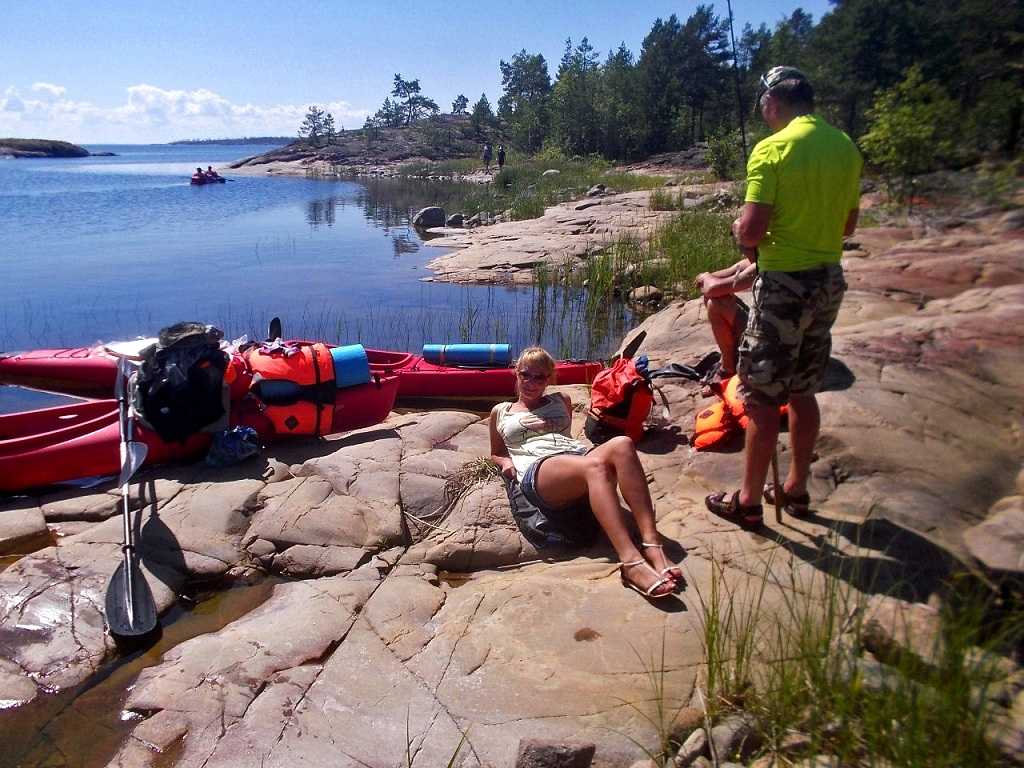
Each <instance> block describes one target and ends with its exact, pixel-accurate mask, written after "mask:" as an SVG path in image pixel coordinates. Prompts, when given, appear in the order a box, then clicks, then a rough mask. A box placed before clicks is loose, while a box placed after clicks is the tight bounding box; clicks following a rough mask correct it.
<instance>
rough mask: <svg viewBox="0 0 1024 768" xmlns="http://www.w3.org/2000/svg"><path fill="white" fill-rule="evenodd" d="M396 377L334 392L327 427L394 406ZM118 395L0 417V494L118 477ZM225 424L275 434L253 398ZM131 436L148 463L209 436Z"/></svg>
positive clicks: (183, 453)
mask: <svg viewBox="0 0 1024 768" xmlns="http://www.w3.org/2000/svg"><path fill="white" fill-rule="evenodd" d="M397 394H398V378H397V377H395V376H390V377H383V378H380V379H379V380H377V381H372V382H370V383H369V384H361V385H359V386H355V387H347V388H345V389H341V390H338V391H337V395H336V399H335V402H334V412H333V417H332V421H331V428H330V430H329V431H330V432H345V431H348V430H352V429H359V428H361V427H368V426H372V425H374V424H379V423H380V422H382V421H384V419H386V418H387V416H388V414H389V413H390V412H391V409H392V408H393V407H394V403H395V397H396V396H397ZM118 415H119V414H118V405H117V401H116V400H93V401H87V402H83V403H73V404H71V405H62V406H57V407H55V408H41V409H38V410H34V411H25V412H23V413H13V414H6V415H0V493H14V492H19V491H24V490H27V489H29V488H36V487H42V486H46V485H52V484H53V483H60V482H67V481H70V480H77V479H81V478H85V477H102V476H106V475H116V474H117V473H118V472H119V471H120V468H121V466H120V465H121V453H120V443H121V434H120V427H119V419H118ZM231 422H232V424H234V425H240V426H250V427H253V428H254V429H255V430H256V431H257V432H258V433H259V434H260V437H261V438H262V439H263V440H265V441H268V442H269V441H273V440H276V439H280V438H282V437H288V436H287V435H277V434H276V433H275V432H274V430H273V427H272V426H271V424H270V421H269V419H267V418H266V417H264V416H263V415H262V413H261V409H260V406H259V404H258V403H257V401H256V400H255V399H254V398H247V399H246V400H245V401H242V402H240V403H233V404H232V413H231ZM133 437H134V439H135V440H138V441H141V442H143V443H145V444H146V446H147V448H148V449H149V450H148V452H147V455H146V462H145V463H146V465H147V466H149V465H154V464H165V463H168V462H174V461H187V460H192V459H195V458H198V457H199V456H201V455H203V454H204V453H205V452H206V450H207V448H208V447H209V445H210V440H211V436H210V435H209V434H203V433H200V434H197V435H193V436H191V437H190V438H189V439H188V440H186V441H185V442H184V443H172V442H168V441H166V440H163V439H161V438H160V436H159V435H157V434H156V433H155V432H152V431H151V430H149V429H146V428H145V427H143V426H141V425H140V424H136V425H135V429H134V435H133Z"/></svg>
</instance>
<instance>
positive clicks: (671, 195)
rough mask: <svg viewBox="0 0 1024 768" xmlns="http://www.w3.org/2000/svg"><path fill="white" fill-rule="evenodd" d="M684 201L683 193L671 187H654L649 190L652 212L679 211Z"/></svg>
mask: <svg viewBox="0 0 1024 768" xmlns="http://www.w3.org/2000/svg"><path fill="white" fill-rule="evenodd" d="M684 200H685V198H684V197H683V193H682V192H681V191H678V190H674V189H672V188H671V187H655V188H654V189H652V190H651V202H650V205H651V210H652V211H681V210H683V201H684Z"/></svg>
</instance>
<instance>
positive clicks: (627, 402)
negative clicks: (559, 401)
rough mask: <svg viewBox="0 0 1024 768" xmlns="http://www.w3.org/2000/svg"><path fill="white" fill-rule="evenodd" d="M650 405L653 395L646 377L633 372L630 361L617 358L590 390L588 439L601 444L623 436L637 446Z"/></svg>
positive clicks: (600, 373) (633, 364) (603, 371)
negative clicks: (618, 435)
mask: <svg viewBox="0 0 1024 768" xmlns="http://www.w3.org/2000/svg"><path fill="white" fill-rule="evenodd" d="M653 404H654V392H653V390H652V389H651V383H650V382H649V381H648V380H647V377H646V376H644V375H643V374H641V373H640V372H639V371H638V370H637V369H636V364H635V363H634V362H633V360H632V359H628V360H626V359H623V358H619V359H618V360H616V361H615V362H614V363H613V364H612V365H611V366H610V367H608V368H605V369H603V370H601V371H600V372H599V373H598V374H597V376H595V377H594V383H593V384H591V386H590V411H589V412H588V414H587V424H586V428H585V429H586V433H587V437H589V438H590V440H591V441H592V442H594V443H602V442H604V441H605V440H608V439H609V438H611V437H613V436H615V435H616V434H622V435H627V436H628V437H629V438H630V439H631V440H632V441H633V442H634V443H638V442H640V438H641V437H643V434H644V422H645V421H646V420H647V417H648V415H650V412H651V405H653Z"/></svg>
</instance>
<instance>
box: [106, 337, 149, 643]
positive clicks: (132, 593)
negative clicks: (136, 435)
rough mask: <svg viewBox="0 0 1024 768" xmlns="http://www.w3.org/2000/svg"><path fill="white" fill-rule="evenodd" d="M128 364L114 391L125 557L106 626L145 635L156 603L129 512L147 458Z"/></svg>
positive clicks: (120, 365) (109, 598)
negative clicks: (132, 409) (135, 429)
mask: <svg viewBox="0 0 1024 768" xmlns="http://www.w3.org/2000/svg"><path fill="white" fill-rule="evenodd" d="M129 371H130V368H129V364H128V361H127V360H125V358H123V357H122V358H119V359H118V361H117V381H116V383H115V385H114V386H115V393H116V395H117V402H118V407H119V408H120V421H119V425H120V432H121V446H120V449H121V472H120V474H119V475H118V482H119V483H120V485H121V514H122V515H123V517H124V544H123V546H122V547H121V552H122V554H123V559H122V561H121V563H120V564H119V565H118V566H117V570H115V571H114V574H113V575H112V576H111V577H110V582H109V583H108V584H107V595H106V599H105V601H104V605H105V612H106V616H107V628H108V629H109V630H110V632H111V634H113V635H119V636H122V637H132V636H137V635H144V634H146V633H147V632H150V631H152V629H153V628H154V627H155V626H156V604H155V603H154V602H153V594H152V592H150V590H149V584H148V583H147V582H146V578H145V576H143V575H142V571H141V570H140V568H139V564H138V562H137V559H136V556H135V545H134V543H133V541H132V526H131V517H130V512H129V503H128V502H129V488H128V485H129V482H130V481H131V479H132V476H133V475H134V474H135V472H136V471H138V469H139V467H140V466H142V463H143V462H144V461H145V460H146V453H147V450H148V449H147V448H146V445H145V443H140V442H137V441H135V440H131V439H129V438H130V437H131V436H132V434H133V433H132V419H131V416H130V414H129V407H128V395H127V390H126V387H125V380H126V379H127V377H128V375H129Z"/></svg>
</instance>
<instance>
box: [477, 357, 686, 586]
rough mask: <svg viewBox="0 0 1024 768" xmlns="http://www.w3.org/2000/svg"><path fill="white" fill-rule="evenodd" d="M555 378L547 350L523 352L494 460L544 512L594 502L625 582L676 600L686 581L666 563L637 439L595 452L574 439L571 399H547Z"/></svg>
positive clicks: (493, 432)
mask: <svg viewBox="0 0 1024 768" xmlns="http://www.w3.org/2000/svg"><path fill="white" fill-rule="evenodd" d="M554 372H555V361H554V360H553V359H552V358H551V355H549V354H548V353H547V352H546V351H545V350H544V349H541V348H540V347H530V348H528V349H525V350H523V353H522V354H521V355H520V356H519V359H518V360H517V361H516V384H517V392H518V395H519V397H518V399H517V400H516V401H515V402H507V403H500V404H498V405H496V406H495V407H494V409H493V410H492V411H491V417H490V436H491V459H492V460H493V461H494V462H495V463H496V464H497V465H498V466H499V467H500V468H501V471H502V474H503V475H505V476H506V477H509V478H515V479H517V480H518V482H519V484H520V487H521V490H522V493H523V495H524V496H525V497H526V499H527V500H528V501H530V502H531V503H532V504H533V505H534V506H536V507H537V508H538V509H540V510H542V511H550V512H551V513H552V514H555V515H557V514H558V512H559V511H561V510H565V509H567V508H569V507H572V506H575V505H577V504H578V503H579V502H581V501H584V500H586V501H589V503H590V509H591V510H592V511H593V515H594V517H595V518H596V519H597V522H598V524H599V525H600V526H601V528H602V529H603V530H604V532H605V533H606V534H607V536H608V539H609V541H610V542H611V544H612V547H613V548H614V549H615V553H616V554H617V555H618V558H619V560H620V565H619V568H620V570H621V576H622V582H623V584H624V585H625V586H627V587H630V588H632V589H635V590H636V591H638V592H640V593H641V594H643V595H645V596H647V597H652V598H659V597H668V596H669V595H670V594H672V593H673V592H675V590H676V589H677V588H678V587H679V586H680V584H681V583H682V579H683V575H682V572H681V571H680V570H679V568H678V567H677V566H674V565H673V564H671V563H670V562H669V561H668V560H667V559H666V557H665V552H664V549H663V547H662V543H661V535H660V534H659V533H658V529H657V527H656V525H655V519H654V504H653V502H652V501H651V494H650V491H649V490H648V488H647V478H646V477H645V476H644V471H643V467H642V466H641V465H640V459H639V457H638V456H637V455H636V449H635V448H634V446H633V441H632V440H630V439H629V438H628V437H617V438H613V439H612V440H609V441H608V442H607V443H604V444H602V445H599V446H597V447H596V448H591V449H589V450H588V449H587V447H586V446H584V445H583V444H582V443H580V442H579V441H577V440H574V439H573V438H572V437H570V433H569V429H570V426H571V424H572V410H571V406H570V403H569V398H568V397H566V396H565V395H563V394H551V395H549V394H545V390H546V389H547V387H548V385H549V384H550V383H552V377H553V375H554ZM618 491H621V492H622V497H623V499H625V501H626V505H627V506H628V507H629V510H630V512H631V513H632V516H633V518H634V519H635V520H636V527H637V529H638V530H639V532H640V536H641V541H640V543H639V546H638V545H637V543H636V542H634V540H633V537H632V535H631V533H630V530H629V528H628V527H627V525H626V520H625V519H624V516H623V514H622V508H621V507H620V505H619V495H618Z"/></svg>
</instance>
